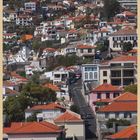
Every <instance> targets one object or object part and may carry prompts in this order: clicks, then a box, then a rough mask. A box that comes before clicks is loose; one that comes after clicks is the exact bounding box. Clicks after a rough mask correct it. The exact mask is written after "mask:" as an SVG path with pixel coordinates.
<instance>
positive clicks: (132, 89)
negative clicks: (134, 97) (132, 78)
mask: <svg viewBox="0 0 140 140" xmlns="http://www.w3.org/2000/svg"><path fill="white" fill-rule="evenodd" d="M124 91H125V92H132V93H134V94H137V85H136V84H134V85H128V86H126V87H125V88H124Z"/></svg>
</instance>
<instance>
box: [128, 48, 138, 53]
mask: <svg viewBox="0 0 140 140" xmlns="http://www.w3.org/2000/svg"><path fill="white" fill-rule="evenodd" d="M129 53H137V49H133V50H130V51H129Z"/></svg>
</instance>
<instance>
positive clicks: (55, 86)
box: [43, 83, 69, 100]
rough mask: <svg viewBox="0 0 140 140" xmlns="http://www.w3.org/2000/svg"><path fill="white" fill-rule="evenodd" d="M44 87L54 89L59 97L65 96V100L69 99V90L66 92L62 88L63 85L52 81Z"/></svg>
mask: <svg viewBox="0 0 140 140" xmlns="http://www.w3.org/2000/svg"><path fill="white" fill-rule="evenodd" d="M43 87H46V88H50V89H52V90H53V91H55V92H56V97H57V98H59V99H63V98H64V99H65V100H69V94H68V92H65V91H64V90H62V89H63V88H62V89H61V87H59V86H57V85H54V84H51V83H47V84H44V85H43Z"/></svg>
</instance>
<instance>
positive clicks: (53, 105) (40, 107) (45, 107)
mask: <svg viewBox="0 0 140 140" xmlns="http://www.w3.org/2000/svg"><path fill="white" fill-rule="evenodd" d="M57 109H65V108H64V107H63V106H61V105H59V104H57V103H49V104H46V105H35V106H33V107H32V108H30V109H26V110H57Z"/></svg>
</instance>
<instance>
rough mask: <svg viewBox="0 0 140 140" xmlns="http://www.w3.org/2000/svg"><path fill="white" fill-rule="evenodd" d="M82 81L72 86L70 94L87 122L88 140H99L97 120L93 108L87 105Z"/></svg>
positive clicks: (86, 132) (86, 133)
mask: <svg viewBox="0 0 140 140" xmlns="http://www.w3.org/2000/svg"><path fill="white" fill-rule="evenodd" d="M81 89H82V86H81V81H80V80H78V81H77V83H74V84H72V85H70V92H71V95H72V100H73V102H74V104H75V105H77V106H78V107H79V109H80V115H81V116H82V118H83V119H84V121H85V135H86V140H97V137H96V120H95V115H94V114H93V112H92V110H91V108H90V107H89V106H88V104H87V103H86V101H85V99H84V97H83V95H82V92H81Z"/></svg>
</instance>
